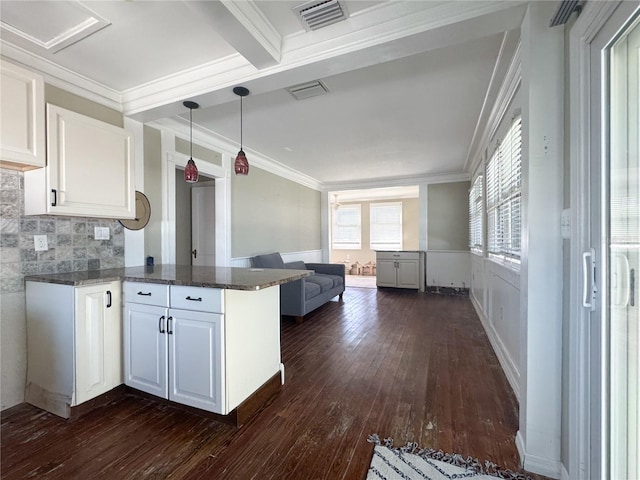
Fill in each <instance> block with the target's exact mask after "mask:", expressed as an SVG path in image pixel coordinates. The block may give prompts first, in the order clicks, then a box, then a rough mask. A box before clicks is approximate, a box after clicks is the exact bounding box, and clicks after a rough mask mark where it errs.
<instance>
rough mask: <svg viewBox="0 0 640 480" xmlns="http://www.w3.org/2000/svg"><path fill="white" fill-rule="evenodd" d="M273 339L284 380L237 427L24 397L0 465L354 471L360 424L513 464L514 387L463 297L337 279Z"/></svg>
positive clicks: (6, 469) (147, 410) (148, 408)
mask: <svg viewBox="0 0 640 480" xmlns="http://www.w3.org/2000/svg"><path fill="white" fill-rule="evenodd" d="M281 345H282V361H283V363H284V365H285V377H286V383H285V385H284V386H283V388H282V389H281V391H280V392H279V393H278V394H277V395H275V397H274V398H273V399H272V400H271V401H270V403H269V404H268V405H266V406H265V408H264V409H263V410H262V411H261V412H259V413H258V414H257V415H256V416H254V417H253V418H251V419H250V420H249V421H248V422H247V423H246V424H245V425H243V426H242V427H240V428H234V427H231V426H229V425H224V424H221V423H219V422H216V421H214V420H211V419H207V418H204V417H201V416H199V415H194V414H192V413H185V412H184V411H181V410H178V409H176V408H173V407H171V406H170V405H166V404H162V403H159V402H155V401H154V400H153V399H149V398H147V397H142V396H137V395H135V394H133V395H132V394H126V395H124V396H123V397H121V398H118V399H116V400H114V401H113V402H111V403H109V404H108V405H106V406H103V407H100V408H99V409H97V410H94V411H91V412H89V413H87V414H85V415H83V416H82V417H80V418H78V419H75V420H72V421H67V420H63V419H60V418H58V417H55V416H54V415H51V414H48V413H45V412H42V411H41V410H39V409H37V408H35V407H32V406H30V405H26V404H23V405H19V406H17V407H14V408H12V409H9V410H7V411H4V412H2V425H1V427H0V428H1V430H0V437H1V446H0V476H1V477H2V478H3V480H5V479H6V480H14V479H22V478H44V479H67V478H104V479H112V478H118V479H120V478H132V479H134V478H135V479H155V478H162V479H180V480H182V479H193V480H196V479H203V478H224V479H225V480H226V479H231V480H233V479H238V480H247V479H252V478H256V479H260V480H265V479H270V478H273V479H278V480H280V479H292V480H297V479H305V480H307V479H313V480H315V479H327V480H338V479H344V480H352V479H363V478H364V477H365V476H366V472H367V469H368V466H369V461H370V459H371V455H372V452H373V445H372V444H370V443H368V442H367V438H368V436H369V435H371V434H372V433H378V434H379V435H380V437H382V438H385V437H393V438H394V440H395V443H396V445H400V444H404V443H406V442H410V441H411V442H416V443H418V444H419V445H420V446H423V447H432V448H436V449H442V450H444V451H447V452H455V453H460V454H462V455H464V456H473V457H477V458H479V459H481V460H485V459H487V460H491V461H493V462H495V463H497V464H498V465H500V466H502V467H504V468H509V469H518V467H519V465H518V462H519V459H518V453H517V450H516V448H515V442H514V437H515V434H516V431H517V428H518V405H517V401H516V398H515V396H514V394H513V392H512V391H511V390H510V387H509V384H508V382H507V380H506V378H505V376H504V374H503V372H502V369H501V367H500V364H499V362H498V360H497V358H496V356H495V354H494V352H493V350H492V349H491V346H490V344H489V341H488V339H487V337H486V335H485V334H484V331H483V328H482V325H481V324H480V321H479V319H478V318H477V316H476V314H475V311H474V310H473V307H472V305H471V303H470V301H469V299H468V298H466V297H457V296H450V297H449V296H440V295H427V294H422V293H419V292H416V291H405V290H396V289H367V288H348V289H347V291H346V292H345V296H344V302H342V303H340V302H338V301H332V302H330V303H328V304H327V305H325V306H323V307H321V308H319V309H317V310H315V311H314V312H312V313H311V314H309V315H307V316H306V317H305V321H304V322H303V323H301V324H297V323H296V322H295V320H294V319H291V318H287V317H284V318H283V320H282V335H281ZM532 478H543V477H536V476H534V475H532Z"/></svg>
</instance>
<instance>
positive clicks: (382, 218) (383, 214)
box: [369, 202, 402, 250]
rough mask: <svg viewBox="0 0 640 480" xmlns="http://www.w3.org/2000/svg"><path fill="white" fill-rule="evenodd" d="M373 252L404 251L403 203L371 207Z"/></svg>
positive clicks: (376, 204)
mask: <svg viewBox="0 0 640 480" xmlns="http://www.w3.org/2000/svg"><path fill="white" fill-rule="evenodd" d="M369 214H370V233H371V240H370V244H371V250H402V202H394V203H372V204H371V206H370V213H369Z"/></svg>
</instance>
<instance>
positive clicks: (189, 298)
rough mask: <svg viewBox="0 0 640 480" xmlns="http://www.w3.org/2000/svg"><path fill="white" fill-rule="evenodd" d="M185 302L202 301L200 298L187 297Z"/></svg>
mask: <svg viewBox="0 0 640 480" xmlns="http://www.w3.org/2000/svg"><path fill="white" fill-rule="evenodd" d="M185 300H191V301H192V302H201V301H202V297H198V298H193V297H190V296H189V297H187V298H186V299H185Z"/></svg>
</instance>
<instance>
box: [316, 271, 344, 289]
mask: <svg viewBox="0 0 640 480" xmlns="http://www.w3.org/2000/svg"><path fill="white" fill-rule="evenodd" d="M315 276H316V277H322V278H328V279H330V280H331V281H332V282H333V288H335V287H340V286H342V284H343V283H344V281H343V280H342V277H341V276H340V275H329V274H328V273H316V274H315Z"/></svg>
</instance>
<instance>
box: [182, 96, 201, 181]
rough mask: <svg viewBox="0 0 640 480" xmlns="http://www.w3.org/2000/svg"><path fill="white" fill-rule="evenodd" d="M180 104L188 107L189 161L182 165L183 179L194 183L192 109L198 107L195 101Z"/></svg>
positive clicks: (195, 176)
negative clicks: (184, 165)
mask: <svg viewBox="0 0 640 480" xmlns="http://www.w3.org/2000/svg"><path fill="white" fill-rule="evenodd" d="M182 104H183V105H184V106H185V107H187V108H188V109H189V146H190V149H189V161H188V162H187V166H186V167H184V181H185V182H187V183H196V182H197V181H198V176H199V175H198V167H196V162H194V161H193V116H192V115H193V109H194V108H200V105H198V104H197V103H196V102H190V101H188V100H187V101H185V102H182Z"/></svg>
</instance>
